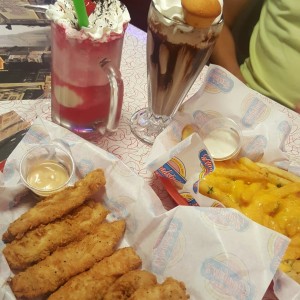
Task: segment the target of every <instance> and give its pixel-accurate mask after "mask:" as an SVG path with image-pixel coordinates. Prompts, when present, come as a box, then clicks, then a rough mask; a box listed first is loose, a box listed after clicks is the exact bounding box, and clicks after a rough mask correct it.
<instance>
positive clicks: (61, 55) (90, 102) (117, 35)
mask: <svg viewBox="0 0 300 300" xmlns="http://www.w3.org/2000/svg"><path fill="white" fill-rule="evenodd" d="M86 4H87V5H86V9H87V12H88V13H90V15H89V17H88V22H89V24H88V26H86V27H81V28H79V26H78V23H77V15H76V12H75V8H74V4H73V2H72V1H71V0H57V2H56V3H55V4H54V5H50V6H49V9H48V11H47V13H46V14H47V16H48V18H50V19H51V20H52V24H51V33H52V47H51V52H52V71H51V114H52V120H53V121H54V122H55V123H57V124H59V125H62V126H64V127H66V128H68V129H70V130H71V131H73V132H75V133H77V134H79V135H83V136H85V135H86V134H91V133H101V134H104V133H105V132H106V131H111V132H113V131H115V130H116V129H117V127H118V123H119V119H120V116H121V110H122V102H123V92H124V87H123V81H122V77H121V73H120V63H121V55H122V48H123V40H124V34H125V30H126V28H127V24H128V22H129V20H130V17H129V14H128V11H127V9H126V7H125V6H124V5H123V4H122V3H121V2H120V1H118V0H107V1H98V2H91V1H90V2H86ZM91 4H92V5H91ZM116 24H117V25H116Z"/></svg>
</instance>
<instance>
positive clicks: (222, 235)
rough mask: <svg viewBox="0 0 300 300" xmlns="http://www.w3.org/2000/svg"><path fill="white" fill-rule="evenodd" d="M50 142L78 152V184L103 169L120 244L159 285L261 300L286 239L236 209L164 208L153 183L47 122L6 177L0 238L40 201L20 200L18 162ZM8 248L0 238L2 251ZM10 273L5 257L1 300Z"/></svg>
mask: <svg viewBox="0 0 300 300" xmlns="http://www.w3.org/2000/svg"><path fill="white" fill-rule="evenodd" d="M49 142H55V143H60V144H62V145H64V146H65V147H66V148H67V149H69V150H70V152H71V153H72V155H73V157H74V160H75V164H76V167H77V168H76V172H75V174H76V177H74V178H73V182H74V181H75V180H76V179H78V178H79V177H82V176H84V175H85V174H86V173H88V172H90V171H91V170H93V169H95V168H98V167H100V168H103V169H104V170H105V175H106V179H107V184H106V193H105V196H104V203H105V205H107V206H108V207H109V209H110V210H111V211H112V213H111V214H110V216H109V219H115V218H126V223H127V229H126V234H125V237H124V240H123V242H122V246H124V245H128V244H129V245H132V246H133V247H135V248H136V250H137V252H138V253H139V255H140V256H141V258H142V260H143V268H147V269H148V270H150V271H153V272H155V274H156V275H157V276H158V279H159V280H160V281H162V280H163V278H165V277H166V276H173V277H174V278H176V279H178V280H182V281H184V282H185V284H186V286H187V289H188V292H189V293H190V295H191V299H212V297H215V299H224V298H223V296H224V293H227V294H228V297H229V298H228V299H234V297H235V296H236V295H237V294H238V293H241V292H242V293H243V296H242V297H240V296H239V297H240V298H239V299H261V298H262V296H263V295H264V293H265V291H266V289H267V287H268V286H269V283H270V281H271V280H272V278H273V276H274V274H275V272H276V269H277V267H278V264H279V262H280V259H281V257H282V255H283V253H284V251H285V249H286V247H287V245H288V243H289V240H288V239H287V238H286V237H285V236H283V235H281V234H278V233H276V232H274V231H271V230H269V229H267V228H265V227H262V226H260V225H258V224H256V223H254V222H252V221H250V220H249V219H247V218H245V217H244V216H242V215H241V214H239V213H238V212H236V211H234V210H229V209H212V208H194V207H176V208H174V209H172V210H170V211H165V209H164V208H163V206H162V204H161V202H160V200H159V198H158V197H157V196H156V194H155V193H154V192H153V190H152V189H151V188H150V187H149V186H148V184H146V183H145V182H144V180H143V179H142V178H140V177H139V176H137V175H136V174H134V173H133V172H132V171H131V170H130V169H129V168H128V167H126V166H125V165H124V164H123V163H122V162H121V161H120V160H118V159H117V158H116V157H115V156H113V155H111V154H110V153H108V152H106V151H104V150H102V149H100V148H98V147H96V146H94V145H92V144H90V143H88V142H86V141H85V140H83V139H81V138H79V137H78V136H76V135H74V134H73V133H71V132H69V131H68V130H66V129H63V128H61V127H59V126H57V125H55V124H53V123H51V122H49V121H46V120H43V119H37V120H36V121H35V122H34V124H33V125H32V127H31V128H30V130H29V131H28V133H27V134H26V136H25V137H24V139H23V140H22V141H21V143H20V144H19V145H18V146H17V148H16V149H15V150H14V151H13V153H12V154H11V155H10V157H9V158H8V160H7V162H6V165H5V169H4V176H2V177H1V178H0V179H1V186H0V190H1V196H0V210H1V221H0V223H1V224H0V229H1V234H3V232H4V231H5V230H6V229H7V227H8V225H9V223H10V222H11V221H13V220H14V219H16V218H17V217H18V216H19V215H20V214H21V213H23V212H24V211H26V210H27V209H28V208H29V207H30V206H32V205H33V204H34V201H29V202H25V201H24V199H23V198H21V199H19V198H20V197H18V196H19V195H20V192H23V191H24V190H25V188H24V187H23V186H22V185H21V184H20V179H19V174H18V164H19V161H20V158H21V157H22V155H23V153H24V152H25V151H26V149H28V148H30V147H32V146H35V145H37V144H43V143H49ZM16 187H17V189H16ZM15 196H17V197H15ZM97 200H99V201H101V199H98V198H97ZM253 240H255V241H256V242H255V243H253ZM4 246H5V245H4V244H3V242H2V241H1V242H0V248H1V250H2V249H3V247H4ZM249 253H251V255H249ZM9 276H13V274H12V273H11V271H10V269H9V267H8V265H7V263H6V261H5V258H4V257H3V255H2V254H1V260H0V299H15V297H14V295H13V294H12V292H11V290H10V288H9V286H8V284H7V283H6V281H7V280H8V278H9ZM224 283H226V284H224Z"/></svg>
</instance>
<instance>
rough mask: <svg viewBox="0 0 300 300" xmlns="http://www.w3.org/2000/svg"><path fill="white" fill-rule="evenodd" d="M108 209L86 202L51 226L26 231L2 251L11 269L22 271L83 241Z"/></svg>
mask: <svg viewBox="0 0 300 300" xmlns="http://www.w3.org/2000/svg"><path fill="white" fill-rule="evenodd" d="M107 214H108V210H107V209H106V208H105V207H104V206H103V205H101V204H99V203H96V202H95V201H93V200H89V201H87V202H85V203H84V204H83V205H81V206H79V207H78V208H76V209H75V210H73V211H72V212H71V213H70V214H69V215H67V216H64V217H63V218H61V219H58V220H57V221H54V222H53V223H49V224H47V225H40V226H39V227H37V228H36V229H34V230H31V231H28V232H27V233H26V234H25V235H24V236H23V237H22V238H21V239H20V240H14V241H13V242H12V243H10V244H7V245H6V247H5V248H4V249H3V254H4V256H5V258H6V260H7V262H8V264H9V266H10V268H11V269H15V270H22V269H25V268H27V267H29V266H30V265H32V264H33V263H35V262H38V261H40V260H42V259H44V258H45V257H47V256H48V255H49V254H51V253H52V252H54V251H55V250H56V249H57V248H58V247H62V246H65V245H67V244H69V243H70V242H73V241H75V240H80V239H82V238H83V237H84V236H85V235H86V234H88V233H89V232H91V231H92V230H93V229H95V227H96V226H97V225H99V224H100V223H102V222H103V220H104V219H105V217H106V216H107Z"/></svg>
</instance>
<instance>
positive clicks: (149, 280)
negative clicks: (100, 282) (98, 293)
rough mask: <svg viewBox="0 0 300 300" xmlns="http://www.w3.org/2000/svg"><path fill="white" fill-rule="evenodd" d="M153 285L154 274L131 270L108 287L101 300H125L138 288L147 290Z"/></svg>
mask: <svg viewBox="0 0 300 300" xmlns="http://www.w3.org/2000/svg"><path fill="white" fill-rule="evenodd" d="M155 284H157V280H156V276H155V275H154V274H152V273H150V272H148V271H146V270H133V271H130V272H128V273H126V274H124V275H122V276H121V277H120V278H118V279H117V280H116V281H115V282H114V283H113V284H112V285H111V286H110V287H109V289H108V291H107V293H106V294H105V296H104V298H103V300H115V299H118V300H127V299H129V298H130V296H131V295H132V294H133V293H134V292H135V291H136V290H138V289H139V288H148V287H151V286H154V285H155ZM95 299H96V298H95ZM97 299H98V298H97Z"/></svg>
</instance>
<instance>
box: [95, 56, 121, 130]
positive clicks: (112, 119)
mask: <svg viewBox="0 0 300 300" xmlns="http://www.w3.org/2000/svg"><path fill="white" fill-rule="evenodd" d="M99 65H100V67H101V68H102V70H103V71H104V72H105V74H106V76H107V78H108V81H109V84H110V103H109V115H108V121H107V125H106V130H108V131H110V132H115V131H116V130H117V129H118V125H119V119H117V112H118V107H122V101H123V93H124V84H123V80H122V76H121V72H120V70H119V69H118V68H115V67H114V65H113V63H112V62H111V61H110V60H109V59H107V58H103V59H102V60H101V61H100V63H99ZM119 104H120V105H119Z"/></svg>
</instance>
